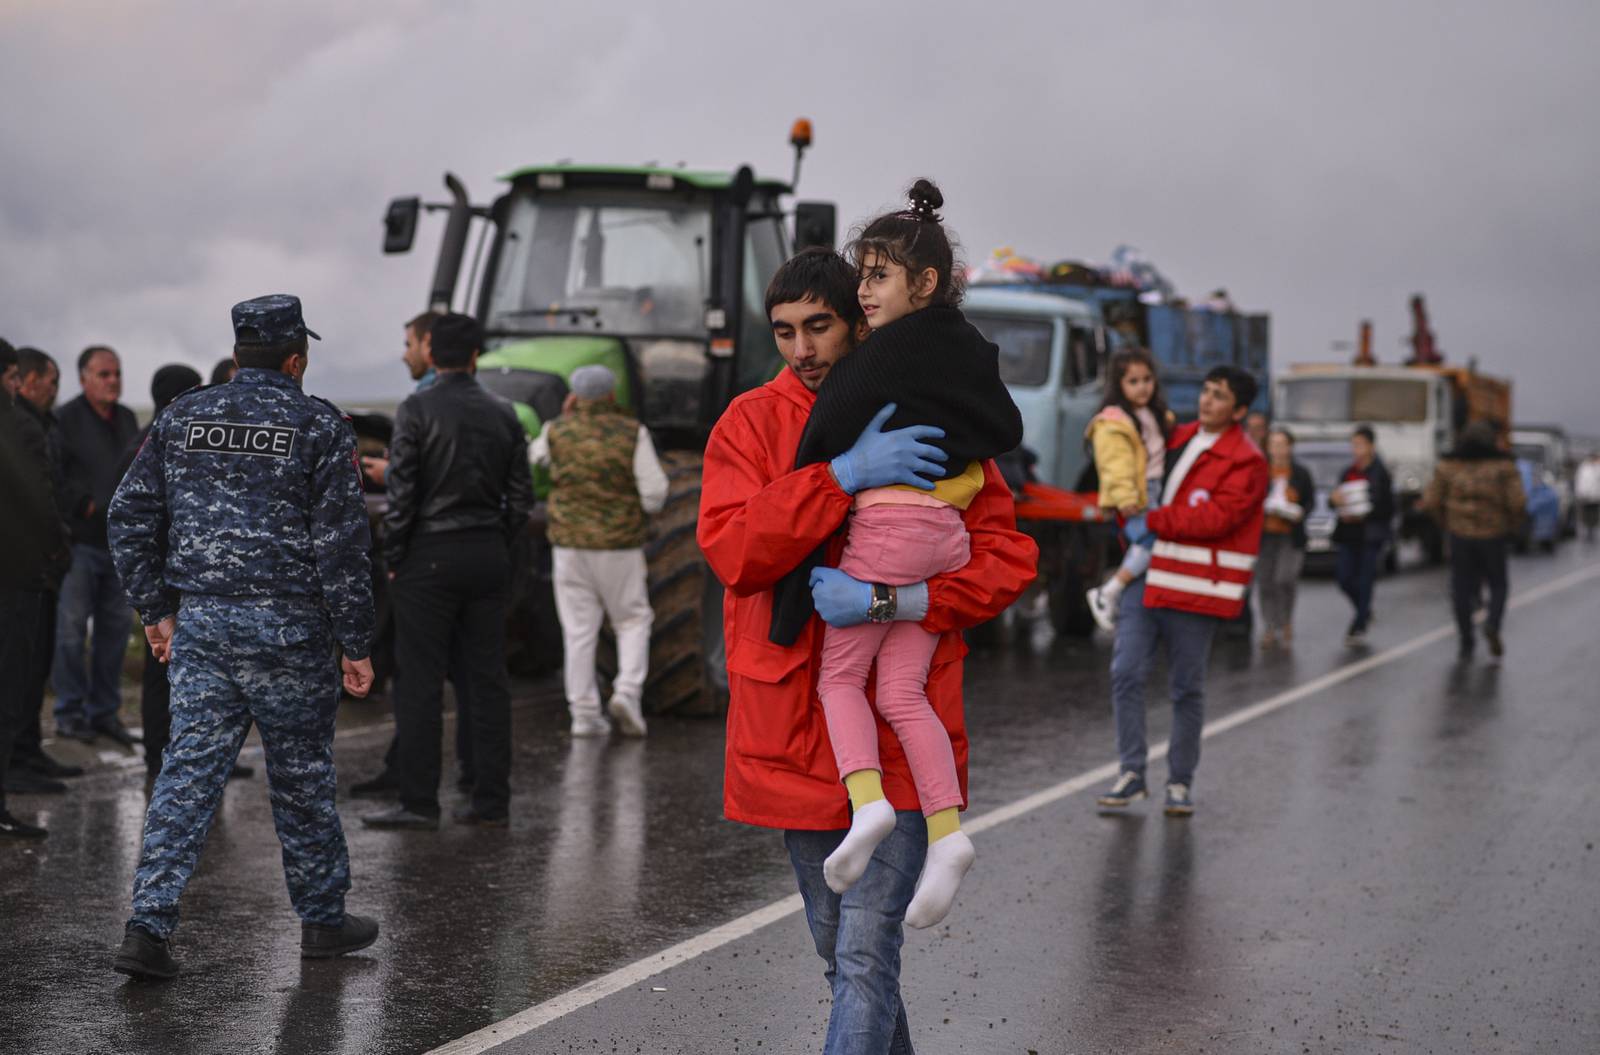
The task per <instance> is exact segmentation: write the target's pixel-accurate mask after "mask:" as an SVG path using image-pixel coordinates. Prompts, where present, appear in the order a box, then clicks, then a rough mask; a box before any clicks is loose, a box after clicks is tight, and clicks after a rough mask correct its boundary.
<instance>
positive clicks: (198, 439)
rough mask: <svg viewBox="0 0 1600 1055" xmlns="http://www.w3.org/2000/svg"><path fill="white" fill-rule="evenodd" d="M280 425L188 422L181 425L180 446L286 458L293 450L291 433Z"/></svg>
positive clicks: (188, 449)
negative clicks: (181, 441)
mask: <svg viewBox="0 0 1600 1055" xmlns="http://www.w3.org/2000/svg"><path fill="white" fill-rule="evenodd" d="M296 431H298V430H296V429H292V428H289V427H287V426H284V425H252V424H247V423H243V422H238V421H191V422H189V424H187V425H186V426H184V430H183V449H184V450H186V451H211V452H213V453H216V454H259V455H262V456H264V457H267V458H287V457H289V455H290V454H291V453H292V452H293V451H294V434H295V432H296Z"/></svg>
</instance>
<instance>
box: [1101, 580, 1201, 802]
mask: <svg viewBox="0 0 1600 1055" xmlns="http://www.w3.org/2000/svg"><path fill="white" fill-rule="evenodd" d="M1217 623H1218V620H1217V619H1215V618H1214V617H1212V616H1209V615H1198V614H1196V613H1194V612H1179V611H1176V610H1175V609H1171V608H1146V607H1145V606H1144V580H1143V579H1139V580H1137V581H1135V582H1133V583H1131V584H1130V585H1129V586H1128V588H1127V589H1126V590H1124V591H1122V601H1121V606H1120V607H1119V609H1118V611H1117V637H1116V642H1115V644H1113V646H1112V649H1111V706H1112V709H1113V711H1114V712H1115V714H1116V719H1117V754H1118V756H1119V757H1120V759H1121V762H1122V768H1123V770H1124V771H1127V770H1132V771H1134V772H1136V773H1140V774H1143V773H1144V766H1145V760H1146V758H1147V756H1148V754H1149V748H1148V745H1147V744H1146V743H1145V738H1144V703H1145V683H1146V682H1147V681H1148V680H1149V678H1150V667H1151V665H1152V664H1153V663H1154V662H1155V658H1156V646H1157V645H1159V644H1160V643H1161V642H1163V641H1165V642H1166V646H1167V670H1168V678H1169V683H1170V688H1171V693H1172V739H1171V746H1170V747H1168V749H1167V774H1168V779H1169V780H1170V781H1171V782H1172V783H1174V784H1193V783H1194V770H1195V766H1197V765H1199V763H1200V731H1201V729H1202V728H1203V727H1204V726H1205V720H1206V664H1207V662H1208V661H1209V660H1210V658H1211V637H1212V635H1213V634H1215V633H1216V630H1217Z"/></svg>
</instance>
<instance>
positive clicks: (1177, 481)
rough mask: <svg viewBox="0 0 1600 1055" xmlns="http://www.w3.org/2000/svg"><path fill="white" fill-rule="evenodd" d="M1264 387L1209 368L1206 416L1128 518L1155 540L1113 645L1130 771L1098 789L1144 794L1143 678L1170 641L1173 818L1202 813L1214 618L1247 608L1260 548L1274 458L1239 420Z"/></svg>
mask: <svg viewBox="0 0 1600 1055" xmlns="http://www.w3.org/2000/svg"><path fill="white" fill-rule="evenodd" d="M1255 397H1256V382H1255V378H1253V377H1251V376H1250V375H1249V374H1247V373H1245V372H1244V371H1243V370H1240V369H1238V368H1237V367H1232V366H1219V367H1217V368H1216V369H1214V370H1212V371H1211V372H1210V373H1208V374H1207V375H1206V378H1205V384H1204V386H1203V387H1202V388H1201V390H1200V417H1199V420H1198V421H1193V422H1190V423H1189V424H1187V425H1181V426H1179V427H1178V429H1177V430H1176V431H1174V432H1173V434H1172V437H1171V439H1170V440H1168V442H1167V450H1168V451H1169V452H1170V453H1169V454H1168V464H1167V473H1166V483H1165V485H1164V486H1163V487H1162V491H1161V495H1160V499H1159V502H1158V501H1155V500H1152V503H1151V504H1152V506H1154V507H1155V508H1152V509H1151V510H1150V512H1149V513H1147V514H1144V515H1141V516H1136V517H1132V518H1130V519H1129V520H1128V522H1127V524H1126V525H1125V526H1124V531H1125V533H1126V534H1127V536H1128V538H1129V539H1130V540H1133V541H1139V540H1140V539H1141V538H1148V539H1151V542H1150V546H1151V558H1150V570H1149V571H1147V572H1145V575H1144V579H1143V580H1142V581H1140V582H1136V583H1134V584H1133V585H1131V586H1129V587H1128V588H1127V589H1126V590H1125V591H1123V594H1122V606H1121V609H1120V611H1119V613H1118V616H1117V637H1116V642H1115V644H1114V645H1113V647H1112V653H1111V703H1112V708H1113V710H1114V711H1115V713H1116V719H1117V752H1118V754H1119V755H1120V756H1121V764H1122V772H1121V773H1120V774H1119V775H1118V777H1117V780H1116V783H1115V784H1113V785H1112V786H1111V790H1110V791H1108V792H1107V793H1106V794H1104V795H1102V796H1100V798H1099V800H1098V801H1099V804H1100V806H1101V807H1102V808H1104V809H1120V808H1122V807H1125V806H1127V805H1129V804H1130V803H1132V802H1135V801H1137V800H1139V799H1142V798H1145V797H1146V795H1147V794H1148V793H1149V792H1148V789H1147V787H1146V785H1145V779H1144V767H1145V759H1146V753H1147V752H1146V747H1145V738H1144V703H1145V683H1146V681H1147V680H1148V679H1149V675H1150V667H1151V664H1152V663H1153V661H1154V660H1155V656H1156V647H1157V646H1158V645H1159V644H1162V643H1165V644H1166V648H1167V666H1168V668H1169V670H1170V676H1171V682H1172V736H1171V740H1170V746H1169V748H1168V750H1167V774H1168V776H1167V801H1166V812H1167V816H1169V817H1187V816H1189V815H1190V814H1192V813H1194V799H1193V795H1192V788H1193V785H1194V770H1195V766H1196V765H1197V764H1198V763H1199V761H1200V731H1201V729H1202V728H1203V727H1204V725H1205V681H1206V661H1207V659H1208V658H1209V656H1210V652H1211V638H1212V635H1213V634H1214V633H1215V632H1216V629H1217V626H1218V625H1219V624H1220V623H1222V622H1224V621H1226V620H1229V619H1232V618H1234V617H1235V616H1237V615H1238V614H1239V612H1240V611H1241V610H1242V609H1243V608H1244V605H1245V596H1246V590H1247V589H1248V587H1249V585H1250V574H1251V571H1252V569H1253V568H1254V567H1255V563H1256V553H1257V552H1258V551H1259V549H1260V548H1261V520H1262V505H1263V503H1264V501H1265V499H1266V497H1267V484H1268V477H1269V475H1270V474H1269V472H1268V470H1267V461H1266V459H1265V458H1264V457H1262V455H1261V451H1260V450H1259V449H1257V447H1256V445H1255V444H1253V443H1251V442H1250V439H1249V437H1248V436H1246V435H1245V432H1244V430H1243V429H1242V428H1240V427H1239V422H1240V421H1241V420H1243V418H1244V416H1245V414H1247V413H1248V412H1249V410H1250V402H1251V401H1252V400H1253V399H1255Z"/></svg>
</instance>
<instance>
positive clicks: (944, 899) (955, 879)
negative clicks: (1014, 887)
mask: <svg viewBox="0 0 1600 1055" xmlns="http://www.w3.org/2000/svg"><path fill="white" fill-rule="evenodd" d="M977 856H978V853H977V851H976V850H974V849H973V848H972V840H971V839H969V838H967V833H966V832H952V833H950V834H949V835H946V836H945V837H944V838H943V839H940V840H939V841H938V842H936V843H934V844H933V845H932V846H929V847H928V860H927V863H926V864H924V865H923V866H922V878H921V879H919V880H917V892H916V894H914V895H913V896H912V898H911V907H910V908H908V909H906V925H907V926H910V927H916V928H917V929H918V930H921V929H923V928H924V927H931V926H933V925H934V924H935V923H938V922H940V921H941V920H943V919H944V918H945V917H946V916H948V915H949V914H950V906H951V905H953V904H955V900H956V891H957V890H960V889H961V880H962V879H964V878H966V875H967V869H969V868H971V867H972V862H973V861H974V860H975V859H976V858H977Z"/></svg>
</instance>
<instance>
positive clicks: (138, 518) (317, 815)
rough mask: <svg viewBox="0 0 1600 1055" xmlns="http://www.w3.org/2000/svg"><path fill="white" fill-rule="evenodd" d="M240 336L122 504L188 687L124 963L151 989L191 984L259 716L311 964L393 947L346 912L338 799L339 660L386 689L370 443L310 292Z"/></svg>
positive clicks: (241, 310)
mask: <svg viewBox="0 0 1600 1055" xmlns="http://www.w3.org/2000/svg"><path fill="white" fill-rule="evenodd" d="M233 332H234V342H235V343H234V358H235V360H236V361H237V362H238V364H239V372H238V374H237V375H236V376H235V378H234V379H233V381H232V382H231V383H229V384H226V385H217V386H210V387H206V388H200V389H195V390H192V391H191V392H189V393H187V394H185V395H183V396H180V397H179V398H178V399H176V400H174V401H173V403H172V404H171V405H170V406H168V407H167V409H166V410H165V411H163V412H162V413H161V415H160V417H158V418H157V419H156V421H155V423H154V424H153V425H152V427H151V429H150V435H149V437H148V439H147V440H146V441H145V444H144V447H143V448H142V449H141V450H140V452H139V455H138V457H137V458H135V459H134V462H133V466H132V468H130V469H129V470H128V475H127V476H126V477H125V478H124V479H123V481H122V485H121V486H120V487H119V488H118V489H117V493H116V496H115V497H114V498H113V499H112V502H111V510H110V542H111V554H112V559H113V560H114V561H115V563H116V568H117V574H118V575H119V576H120V577H121V579H122V582H123V584H124V587H125V588H126V589H127V591H128V596H129V597H130V598H131V599H132V601H133V604H134V607H135V608H137V609H138V611H139V616H140V619H141V620H142V621H143V623H144V626H145V636H146V637H147V638H148V639H149V642H150V647H151V651H152V652H153V653H154V654H155V656H156V658H157V659H159V660H161V661H163V662H166V663H168V665H169V670H170V672H171V681H172V739H171V742H170V743H169V744H168V746H167V751H166V757H165V763H164V765H163V766H162V768H161V773H160V775H159V776H158V777H157V779H156V783H155V788H154V790H153V792H152V794H151V797H150V807H149V812H148V813H147V814H146V816H145V828H144V848H143V851H142V853H141V855H140V860H139V868H138V871H137V873H136V874H135V877H134V885H133V917H132V918H131V919H130V920H129V921H128V926H127V932H126V935H125V937H124V940H123V942H122V947H121V948H120V949H119V950H118V952H117V956H116V960H115V962H114V963H113V967H114V969H115V970H117V971H119V972H121V973H123V974H127V975H132V976H134V977H137V978H171V977H173V976H174V975H176V974H177V973H178V965H177V963H176V961H174V960H173V958H172V954H171V952H170V951H169V949H168V945H167V942H168V939H169V938H170V937H171V935H172V932H173V930H174V929H175V928H176V927H177V925H178V900H179V898H180V897H181V896H182V894H183V890H184V887H185V886H186V885H188V882H189V877H190V876H191V875H193V874H194V869H195V865H196V864H197V863H198V861H199V859H200V851H201V849H202V848H203V847H204V845H205V838H206V834H207V833H208V832H209V830H210V828H211V821H212V817H213V816H214V815H215V813H216V809H217V803H218V801H219V800H220V798H221V796H222V789H223V786H224V785H225V784H226V783H227V779H228V773H229V771H230V770H231V769H232V767H233V764H234V759H235V758H237V757H238V754H239V748H240V746H241V745H242V744H243V743H244V738H245V734H246V733H248V732H249V730H250V726H251V724H252V722H253V723H254V724H255V725H256V727H257V728H259V729H260V730H261V740H262V745H263V747H264V748H265V751H266V764H267V777H268V781H269V792H270V797H271V802H272V819H273V823H274V824H275V825H276V827H277V831H278V841H279V842H280V843H282V844H283V867H284V874H285V877H286V879H287V880H288V886H289V897H290V900H291V901H293V903H294V908H295V911H296V912H297V913H298V914H299V915H300V918H301V920H302V923H301V930H300V950H301V955H302V956H306V957H313V958H315V957H327V956H338V955H340V954H342V953H347V952H354V951H355V950H357V949H363V948H366V947H367V946H368V945H371V944H372V943H373V941H375V940H376V939H377V936H378V924H377V923H376V922H375V921H373V920H370V919H364V918H362V917H360V916H355V915H349V914H347V913H346V912H345V910H344V896H345V892H346V891H347V890H348V889H349V888H350V864H349V855H348V852H347V851H346V848H345V841H344V831H343V829H342V828H341V827H340V824H339V814H338V811H337V809H336V808H335V807H334V772H333V730H334V716H335V712H336V708H337V705H338V692H339V682H340V674H339V667H340V666H342V668H343V682H344V687H345V689H346V690H348V691H349V692H350V693H351V694H352V695H356V696H364V695H366V693H367V691H368V689H370V688H371V686H372V664H371V661H370V660H369V659H368V648H369V646H370V643H371V638H372V622H373V617H372V584H371V581H370V578H369V575H370V566H369V564H368V556H367V551H368V546H369V538H368V531H367V514H366V509H365V507H364V504H363V500H362V497H361V485H360V479H359V474H358V470H357V467H356V453H355V435H354V433H353V432H352V430H351V428H350V426H349V424H348V423H347V422H346V421H345V419H344V418H343V416H342V415H341V414H340V413H339V411H338V410H337V409H335V408H334V407H333V406H332V404H329V403H326V402H323V401H322V400H319V399H315V398H313V397H311V396H307V395H306V394H305V393H304V392H302V391H301V388H300V382H301V378H302V377H303V376H304V374H305V370H306V363H307V342H306V338H307V337H317V335H316V334H315V333H313V332H311V331H310V330H308V329H306V326H305V322H304V321H303V320H302V318H301V315H300V301H299V299H298V298H296V297H290V296H283V295H278V296H268V297H258V298H256V299H255V300H247V301H245V302H243V303H241V304H236V305H234V307H233ZM317 339H319V340H320V339H321V338H317ZM336 644H337V645H338V646H339V648H340V650H341V651H342V653H343V656H342V658H341V659H340V660H339V664H338V665H336V664H335V662H334V658H333V657H334V646H335V645H336Z"/></svg>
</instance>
